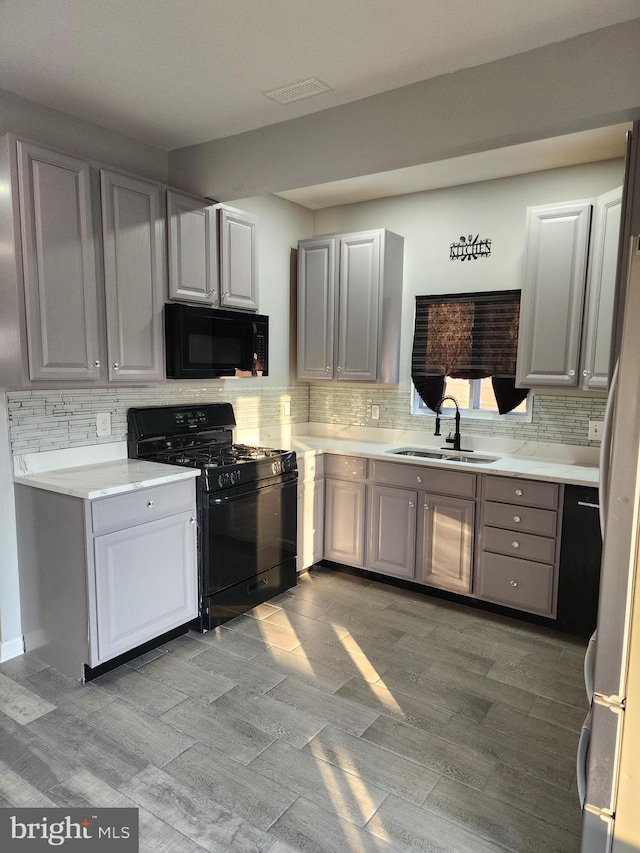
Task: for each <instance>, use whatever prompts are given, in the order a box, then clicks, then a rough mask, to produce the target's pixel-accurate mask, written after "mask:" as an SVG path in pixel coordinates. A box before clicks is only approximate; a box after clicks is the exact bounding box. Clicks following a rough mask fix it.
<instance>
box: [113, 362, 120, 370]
mask: <svg viewBox="0 0 640 853" xmlns="http://www.w3.org/2000/svg"><path fill="white" fill-rule="evenodd" d="M113 369H114V370H120V365H119V364H118V362H117V361H116V363H115V364H114V365H113Z"/></svg>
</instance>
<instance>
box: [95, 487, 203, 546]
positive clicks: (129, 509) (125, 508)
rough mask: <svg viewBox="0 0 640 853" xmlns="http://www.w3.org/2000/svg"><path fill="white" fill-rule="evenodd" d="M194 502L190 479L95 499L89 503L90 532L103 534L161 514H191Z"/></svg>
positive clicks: (158, 516) (159, 516)
mask: <svg viewBox="0 0 640 853" xmlns="http://www.w3.org/2000/svg"><path fill="white" fill-rule="evenodd" d="M194 500H195V496H194V481H193V479H189V480H178V482H176V483H169V484H167V485H162V486H152V487H151V488H148V489H140V490H139V491H135V492H127V493H125V494H123V495H114V496H113V497H110V498H102V499H101V500H95V501H92V503H91V519H92V522H93V532H94V533H102V532H103V531H105V530H110V529H112V528H117V527H130V526H131V525H133V524H139V523H140V522H142V521H152V520H153V519H154V518H161V517H162V516H163V515H173V514H175V513H179V512H190V511H192V510H193V509H194V508H195V503H194Z"/></svg>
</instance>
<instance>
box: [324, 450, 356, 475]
mask: <svg viewBox="0 0 640 853" xmlns="http://www.w3.org/2000/svg"><path fill="white" fill-rule="evenodd" d="M324 473H325V476H327V477H346V478H347V479H349V480H351V479H352V478H353V477H357V478H358V479H360V480H364V478H365V477H366V476H367V460H366V459H364V458H363V457H361V456H334V455H332V454H331V453H328V454H325V457H324Z"/></svg>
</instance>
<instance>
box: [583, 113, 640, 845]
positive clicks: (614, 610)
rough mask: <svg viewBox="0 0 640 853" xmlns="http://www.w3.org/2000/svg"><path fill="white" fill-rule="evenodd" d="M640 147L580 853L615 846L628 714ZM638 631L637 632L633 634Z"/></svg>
mask: <svg viewBox="0 0 640 853" xmlns="http://www.w3.org/2000/svg"><path fill="white" fill-rule="evenodd" d="M639 138H640V123H639V122H636V123H635V124H634V127H633V131H632V133H631V136H630V138H629V139H628V142H627V163H626V175H625V187H624V195H623V202H622V227H621V240H620V251H619V257H618V275H617V290H616V304H617V307H616V310H615V317H614V326H613V347H612V352H613V357H612V370H611V376H612V380H611V385H610V389H609V401H608V406H607V415H606V421H605V430H604V436H603V441H602V450H601V468H600V508H601V514H602V517H601V522H602V526H603V553H602V571H601V580H600V595H599V607H598V624H597V630H596V635H595V638H594V639H593V641H592V642H591V643H590V645H589V650H588V652H587V656H586V658H585V683H586V685H587V692H588V694H589V695H590V698H591V700H592V701H591V709H590V712H589V717H588V718H587V720H585V725H584V727H583V732H582V736H581V739H580V746H579V748H578V787H579V791H580V794H581V795H582V797H583V799H584V813H583V814H584V822H583V833H582V847H581V853H606V851H610V850H612V848H613V845H614V843H615V838H616V804H617V798H618V787H619V783H620V761H621V754H622V752H621V747H622V743H623V735H624V726H625V714H626V709H627V688H628V677H629V653H630V638H631V629H632V624H633V615H634V614H633V600H634V587H635V583H636V573H637V567H638V543H639V539H638V525H639V504H640V472H639V470H638V464H639V461H640V144H639ZM614 368H615V369H614ZM638 618H640V617H636V619H638ZM635 628H636V630H640V625H639V624H636V625H635ZM627 716H628V715H627ZM638 760H639V761H640V756H638ZM638 820H639V821H640V802H639V803H638ZM625 849H628V850H638V849H639V848H638V847H635V846H633V847H631V846H629V847H625Z"/></svg>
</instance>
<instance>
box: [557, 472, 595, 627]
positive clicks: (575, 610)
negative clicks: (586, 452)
mask: <svg viewBox="0 0 640 853" xmlns="http://www.w3.org/2000/svg"><path fill="white" fill-rule="evenodd" d="M561 543H562V544H561V550H560V576H559V582H558V620H557V621H558V628H559V630H561V631H565V632H567V633H568V634H576V635H577V636H579V637H585V638H588V637H590V636H591V634H593V632H594V631H595V628H596V619H597V615H598V592H599V588H600V561H601V559H602V536H601V535H600V517H599V512H598V489H597V488H593V487H589V486H565V489H564V509H563V514H562V538H561Z"/></svg>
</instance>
